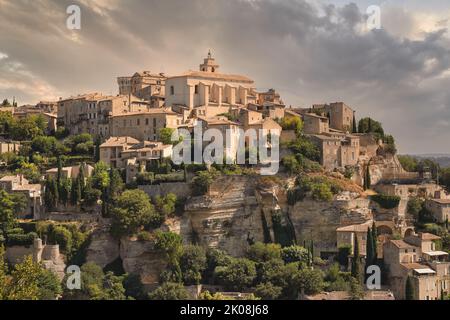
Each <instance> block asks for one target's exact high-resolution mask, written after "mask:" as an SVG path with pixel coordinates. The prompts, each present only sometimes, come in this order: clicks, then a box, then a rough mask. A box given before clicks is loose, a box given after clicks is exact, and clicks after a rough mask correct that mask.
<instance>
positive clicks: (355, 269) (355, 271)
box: [351, 233, 361, 281]
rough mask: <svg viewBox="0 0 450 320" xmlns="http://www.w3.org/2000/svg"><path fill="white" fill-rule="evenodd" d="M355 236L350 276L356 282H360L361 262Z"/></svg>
mask: <svg viewBox="0 0 450 320" xmlns="http://www.w3.org/2000/svg"><path fill="white" fill-rule="evenodd" d="M354 235H355V242H354V245H353V260H352V272H351V273H352V276H353V277H354V278H355V279H356V280H358V281H361V261H360V260H359V243H358V237H357V235H356V233H355V234H354Z"/></svg>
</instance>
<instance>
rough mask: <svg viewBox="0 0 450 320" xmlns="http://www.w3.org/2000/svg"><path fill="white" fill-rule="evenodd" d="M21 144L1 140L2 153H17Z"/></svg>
mask: <svg viewBox="0 0 450 320" xmlns="http://www.w3.org/2000/svg"><path fill="white" fill-rule="evenodd" d="M20 147H21V145H20V143H18V142H13V141H0V154H3V153H17V152H19V149H20Z"/></svg>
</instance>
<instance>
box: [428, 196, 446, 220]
mask: <svg viewBox="0 0 450 320" xmlns="http://www.w3.org/2000/svg"><path fill="white" fill-rule="evenodd" d="M425 207H426V208H427V209H428V210H429V211H430V212H431V213H432V214H433V217H434V218H435V219H436V221H437V222H439V223H445V222H447V221H448V220H450V199H427V200H426V201H425Z"/></svg>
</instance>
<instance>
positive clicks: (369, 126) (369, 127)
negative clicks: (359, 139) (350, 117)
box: [367, 118, 372, 133]
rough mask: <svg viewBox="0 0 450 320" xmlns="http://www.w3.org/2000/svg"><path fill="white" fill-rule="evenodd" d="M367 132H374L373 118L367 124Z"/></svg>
mask: <svg viewBox="0 0 450 320" xmlns="http://www.w3.org/2000/svg"><path fill="white" fill-rule="evenodd" d="M367 132H369V133H370V132H372V119H371V118H369V120H368V124H367Z"/></svg>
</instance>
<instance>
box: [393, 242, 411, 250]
mask: <svg viewBox="0 0 450 320" xmlns="http://www.w3.org/2000/svg"><path fill="white" fill-rule="evenodd" d="M391 243H392V244H393V245H394V246H396V247H397V248H399V249H408V248H415V246H413V245H411V244H409V243H407V242H405V241H403V240H391Z"/></svg>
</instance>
